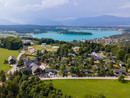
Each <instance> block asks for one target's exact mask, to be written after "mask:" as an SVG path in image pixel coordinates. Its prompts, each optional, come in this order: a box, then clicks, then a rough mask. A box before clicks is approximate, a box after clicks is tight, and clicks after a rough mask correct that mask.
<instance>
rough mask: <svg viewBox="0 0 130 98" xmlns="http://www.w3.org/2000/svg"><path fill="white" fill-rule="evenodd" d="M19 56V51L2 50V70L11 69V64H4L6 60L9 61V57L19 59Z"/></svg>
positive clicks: (0, 51) (0, 52)
mask: <svg viewBox="0 0 130 98" xmlns="http://www.w3.org/2000/svg"><path fill="white" fill-rule="evenodd" d="M18 54H19V51H13V50H8V49H3V48H0V70H4V71H5V72H7V71H9V70H10V69H11V67H9V64H4V60H8V57H9V56H11V55H13V56H14V57H15V58H17V56H18Z"/></svg>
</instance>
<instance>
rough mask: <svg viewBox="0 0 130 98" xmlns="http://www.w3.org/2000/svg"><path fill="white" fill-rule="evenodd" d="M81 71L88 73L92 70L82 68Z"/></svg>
mask: <svg viewBox="0 0 130 98" xmlns="http://www.w3.org/2000/svg"><path fill="white" fill-rule="evenodd" d="M83 73H84V74H89V73H92V70H91V69H84V70H83Z"/></svg>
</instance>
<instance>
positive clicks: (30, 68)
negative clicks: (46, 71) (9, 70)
mask: <svg viewBox="0 0 130 98" xmlns="http://www.w3.org/2000/svg"><path fill="white" fill-rule="evenodd" d="M21 72H22V74H24V73H25V72H31V73H32V74H33V75H38V74H40V73H41V72H42V69H41V68H40V67H39V66H38V65H37V64H35V63H31V64H30V65H29V66H27V67H25V68H22V69H21Z"/></svg>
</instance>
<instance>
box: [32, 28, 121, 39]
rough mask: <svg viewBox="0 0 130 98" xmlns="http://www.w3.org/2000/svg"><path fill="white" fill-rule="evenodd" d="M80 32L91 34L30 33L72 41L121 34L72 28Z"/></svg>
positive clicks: (37, 36)
mask: <svg viewBox="0 0 130 98" xmlns="http://www.w3.org/2000/svg"><path fill="white" fill-rule="evenodd" d="M74 31H81V32H91V33H93V35H81V34H58V33H57V32H49V33H42V34H32V36H33V37H36V38H39V39H40V38H52V39H54V40H60V41H73V40H83V39H85V40H88V39H95V38H102V37H109V36H112V35H117V34H121V33H122V32H120V31H111V30H74Z"/></svg>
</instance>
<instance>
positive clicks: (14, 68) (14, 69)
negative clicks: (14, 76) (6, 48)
mask: <svg viewBox="0 0 130 98" xmlns="http://www.w3.org/2000/svg"><path fill="white" fill-rule="evenodd" d="M25 48H26V47H25V46H23V49H22V50H21V52H20V53H19V55H18V57H17V59H16V64H14V65H11V66H13V68H12V69H11V70H9V71H8V72H7V74H9V73H10V72H12V73H14V72H15V71H16V70H17V65H18V61H19V59H20V57H21V56H22V55H23V54H24V53H25Z"/></svg>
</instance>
